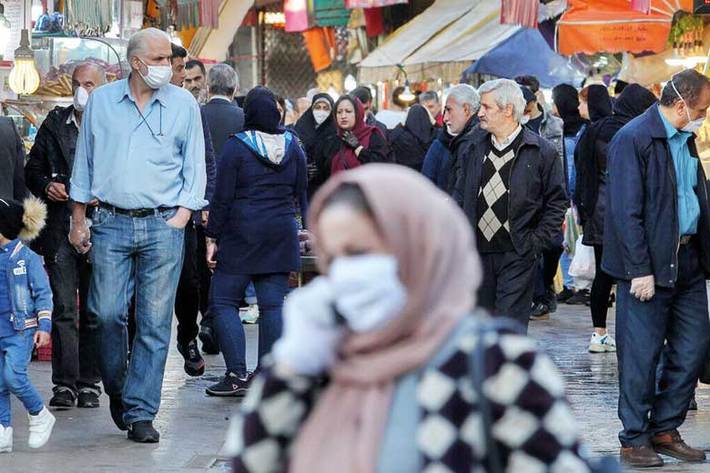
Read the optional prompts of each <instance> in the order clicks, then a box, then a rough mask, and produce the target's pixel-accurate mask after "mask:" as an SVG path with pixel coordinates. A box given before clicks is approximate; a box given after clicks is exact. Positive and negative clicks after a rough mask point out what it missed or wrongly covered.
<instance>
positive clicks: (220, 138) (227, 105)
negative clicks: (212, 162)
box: [202, 98, 244, 163]
mask: <svg viewBox="0 0 710 473" xmlns="http://www.w3.org/2000/svg"><path fill="white" fill-rule="evenodd" d="M202 111H203V113H204V114H205V116H206V117H207V123H208V124H209V128H210V134H211V135H212V145H213V146H214V153H215V157H216V159H217V163H219V159H220V157H221V156H222V148H223V147H224V143H226V142H227V138H229V137H230V136H231V135H234V134H237V133H239V132H240V131H242V129H243V128H244V110H242V109H241V107H239V106H238V105H236V104H235V103H234V102H227V101H226V100H222V99H219V98H217V99H213V100H210V101H209V102H207V103H206V104H204V105H203V106H202Z"/></svg>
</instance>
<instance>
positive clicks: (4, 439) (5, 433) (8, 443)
mask: <svg viewBox="0 0 710 473" xmlns="http://www.w3.org/2000/svg"><path fill="white" fill-rule="evenodd" d="M11 451H12V427H3V426H2V425H0V453H9V452H11Z"/></svg>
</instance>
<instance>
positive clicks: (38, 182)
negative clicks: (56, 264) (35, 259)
mask: <svg viewBox="0 0 710 473" xmlns="http://www.w3.org/2000/svg"><path fill="white" fill-rule="evenodd" d="M73 112H74V107H73V106H69V107H56V108H55V109H54V110H52V111H51V112H49V114H47V118H45V120H44V122H42V126H40V127H39V130H38V131H37V137H36V138H35V142H34V145H33V146H32V149H31V150H30V155H29V160H28V161H27V166H26V167H25V179H26V180H27V188H28V189H29V190H30V191H31V192H32V193H33V194H34V195H35V196H37V197H39V198H40V199H43V200H44V201H45V202H46V204H47V211H48V215H47V226H46V227H45V228H44V230H43V231H42V233H41V235H40V236H39V238H37V240H36V241H35V242H33V245H32V248H33V249H34V250H35V251H36V252H37V253H39V254H41V255H42V256H44V257H46V258H49V259H51V258H53V257H54V255H55V253H56V252H57V250H58V249H59V245H60V243H61V242H62V240H65V239H66V238H67V235H68V233H69V217H70V216H71V209H70V208H69V203H68V202H53V201H51V200H49V199H48V198H47V194H46V192H45V191H46V189H47V186H48V185H49V184H50V183H52V182H58V183H60V184H64V185H65V186H66V189H67V193H69V177H70V176H71V172H72V168H73V166H74V151H75V150H76V140H77V138H78V136H79V130H78V129H77V127H76V125H74V123H72V122H69V123H67V121H68V120H69V118H70V117H71V115H72V113H73Z"/></svg>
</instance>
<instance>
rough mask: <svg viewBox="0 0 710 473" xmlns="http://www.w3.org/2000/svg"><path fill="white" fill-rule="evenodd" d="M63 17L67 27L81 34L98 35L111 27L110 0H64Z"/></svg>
mask: <svg viewBox="0 0 710 473" xmlns="http://www.w3.org/2000/svg"><path fill="white" fill-rule="evenodd" d="M64 18H65V21H66V23H65V24H66V25H67V26H68V27H69V28H72V29H75V30H77V31H78V32H79V34H80V35H81V36H98V35H100V34H103V33H105V32H107V31H108V30H109V29H111V25H112V23H113V2H112V1H111V0H64Z"/></svg>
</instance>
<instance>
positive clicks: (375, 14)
mask: <svg viewBox="0 0 710 473" xmlns="http://www.w3.org/2000/svg"><path fill="white" fill-rule="evenodd" d="M363 12H364V14H365V29H366V30H367V36H368V37H369V38H374V37H375V36H379V35H381V34H383V33H384V32H385V22H384V19H383V17H382V9H381V8H365V9H364V10H363Z"/></svg>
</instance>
